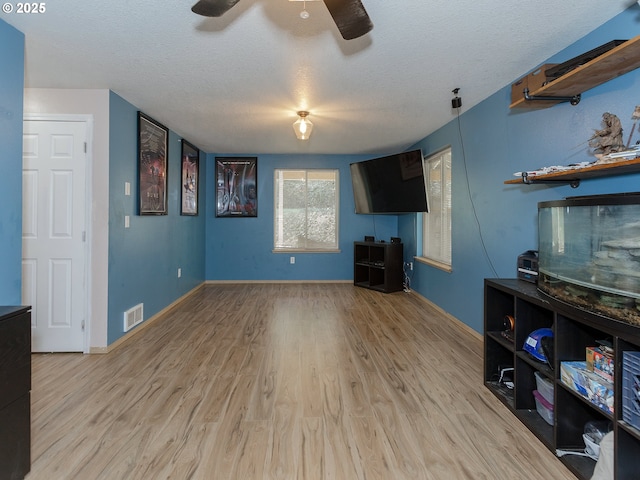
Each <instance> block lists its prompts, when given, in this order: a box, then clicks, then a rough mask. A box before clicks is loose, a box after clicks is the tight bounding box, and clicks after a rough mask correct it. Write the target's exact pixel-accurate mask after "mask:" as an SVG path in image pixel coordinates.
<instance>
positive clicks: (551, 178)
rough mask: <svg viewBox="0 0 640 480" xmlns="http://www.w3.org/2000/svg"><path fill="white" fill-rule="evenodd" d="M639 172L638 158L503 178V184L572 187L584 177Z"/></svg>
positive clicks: (578, 183) (639, 159)
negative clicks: (554, 184)
mask: <svg viewBox="0 0 640 480" xmlns="http://www.w3.org/2000/svg"><path fill="white" fill-rule="evenodd" d="M637 172H640V158H634V159H633V160H624V161H620V162H615V163H602V164H598V165H592V166H589V167H584V168H578V169H574V170H566V171H561V172H552V173H545V174H542V175H525V174H523V176H522V177H519V178H513V179H511V180H505V182H504V183H505V184H527V185H531V184H534V183H569V184H571V186H572V187H577V186H578V185H580V180H582V179H585V178H595V177H605V176H612V175H624V174H628V173H637Z"/></svg>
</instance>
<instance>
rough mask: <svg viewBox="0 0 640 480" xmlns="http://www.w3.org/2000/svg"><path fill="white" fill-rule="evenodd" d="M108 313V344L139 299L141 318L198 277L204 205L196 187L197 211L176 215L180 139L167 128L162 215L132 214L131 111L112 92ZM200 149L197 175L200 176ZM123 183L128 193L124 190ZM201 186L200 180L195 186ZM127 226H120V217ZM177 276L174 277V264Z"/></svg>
mask: <svg viewBox="0 0 640 480" xmlns="http://www.w3.org/2000/svg"><path fill="white" fill-rule="evenodd" d="M109 104H110V105H109V109H110V119H109V157H110V160H109V303H108V305H109V314H108V323H109V325H108V343H109V344H111V343H113V342H114V341H115V340H117V339H118V338H119V337H121V336H122V335H123V334H124V329H123V314H124V312H125V311H126V310H128V309H129V308H131V307H133V306H134V305H136V304H138V303H144V315H145V319H147V318H149V317H151V316H152V315H154V314H155V313H157V312H159V311H160V310H162V309H163V308H165V307H166V306H167V305H169V304H171V303H172V302H173V301H174V300H176V299H177V298H179V297H181V296H182V295H184V294H185V293H187V292H189V291H190V290H192V289H193V288H195V287H196V286H197V285H199V284H200V283H202V281H203V280H204V239H205V229H204V225H205V218H206V217H207V210H206V208H205V202H204V191H202V190H201V191H200V203H199V215H198V216H181V215H180V183H181V182H180V179H181V173H180V163H181V160H180V156H181V143H180V138H179V137H178V136H177V135H176V134H175V133H174V132H172V131H170V132H169V155H168V176H167V183H168V192H167V193H168V215H162V216H140V215H137V212H138V208H137V205H138V203H137V198H138V197H137V191H138V188H137V173H136V172H137V162H138V157H137V114H138V113H137V112H138V109H137V108H136V107H134V106H133V105H131V104H130V103H128V102H127V101H125V100H124V99H122V98H121V97H119V96H118V95H116V94H115V93H111V94H110V99H109ZM204 159H205V155H204V154H201V161H200V178H201V179H203V178H204V177H205V176H206V170H207V169H206V163H205V161H204ZM125 182H130V183H131V195H130V196H125V195H124V184H125ZM201 188H202V185H201ZM125 215H129V216H130V228H128V229H125V228H124V216H125ZM179 267H180V268H181V269H182V277H181V278H178V275H177V271H178V268H179Z"/></svg>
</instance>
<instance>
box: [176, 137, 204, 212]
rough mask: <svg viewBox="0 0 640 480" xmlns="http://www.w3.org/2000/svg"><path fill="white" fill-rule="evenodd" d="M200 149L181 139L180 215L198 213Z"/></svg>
mask: <svg viewBox="0 0 640 480" xmlns="http://www.w3.org/2000/svg"><path fill="white" fill-rule="evenodd" d="M199 160H200V150H198V149H197V148H196V147H194V146H193V145H191V144H190V143H189V142H187V141H186V140H184V139H183V140H182V165H181V168H180V171H181V172H182V175H181V182H180V192H181V194H180V215H198V182H199V176H198V175H199V168H198V167H199V163H200V162H199Z"/></svg>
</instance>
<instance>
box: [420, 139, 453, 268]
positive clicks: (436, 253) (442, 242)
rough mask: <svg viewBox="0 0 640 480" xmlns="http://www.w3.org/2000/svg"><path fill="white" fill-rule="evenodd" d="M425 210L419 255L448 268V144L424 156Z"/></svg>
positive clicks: (436, 264) (449, 161)
mask: <svg viewBox="0 0 640 480" xmlns="http://www.w3.org/2000/svg"><path fill="white" fill-rule="evenodd" d="M425 173H426V175H427V178H426V182H427V194H428V198H429V212H428V213H423V214H422V215H423V217H422V227H423V230H422V257H424V259H425V260H426V261H427V263H430V264H432V265H435V266H436V267H439V268H442V269H443V270H447V271H451V147H448V148H446V149H444V150H440V151H439V152H436V153H434V154H433V155H430V156H428V157H426V158H425Z"/></svg>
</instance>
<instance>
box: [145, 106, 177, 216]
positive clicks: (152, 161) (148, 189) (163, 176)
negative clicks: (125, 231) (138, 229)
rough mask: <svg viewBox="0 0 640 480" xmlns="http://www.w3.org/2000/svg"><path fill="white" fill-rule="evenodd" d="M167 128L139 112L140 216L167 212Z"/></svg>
mask: <svg viewBox="0 0 640 480" xmlns="http://www.w3.org/2000/svg"><path fill="white" fill-rule="evenodd" d="M168 140H169V130H167V128H166V127H165V126H163V125H161V124H160V123H158V122H156V121H155V120H153V119H152V118H151V117H148V116H147V115H145V114H144V113H142V112H138V192H139V213H140V215H166V214H167V152H168Z"/></svg>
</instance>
